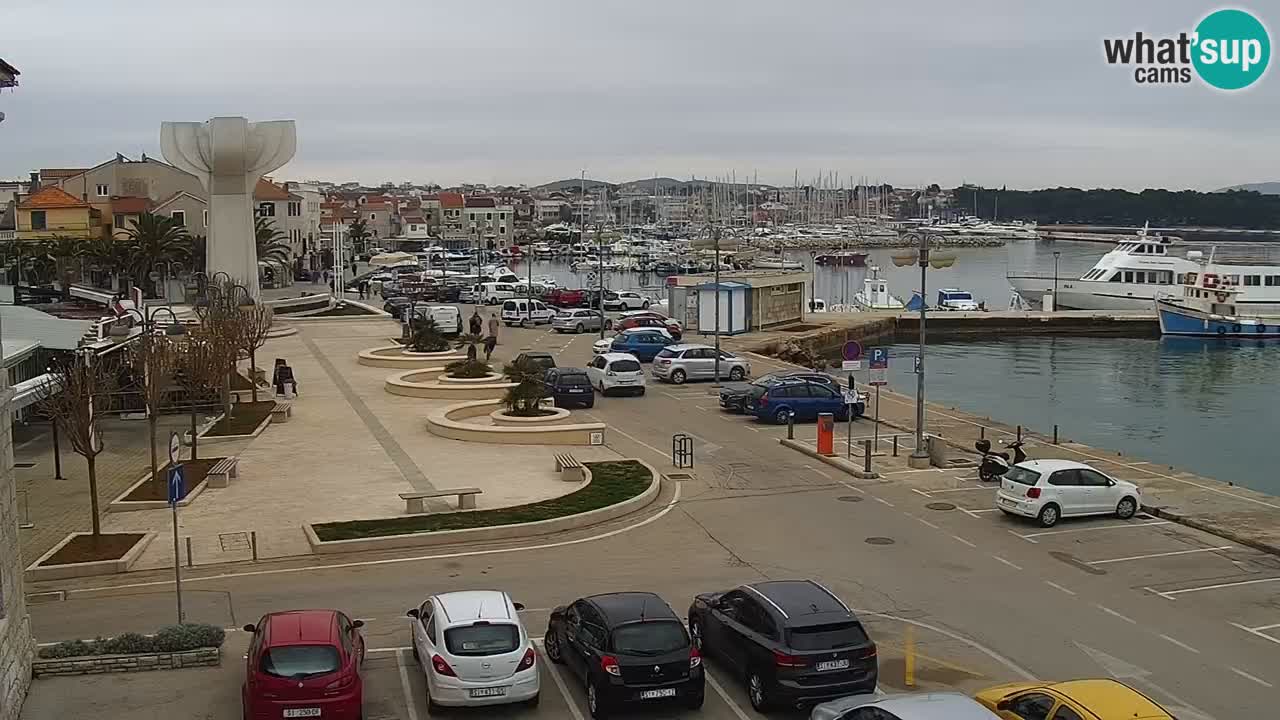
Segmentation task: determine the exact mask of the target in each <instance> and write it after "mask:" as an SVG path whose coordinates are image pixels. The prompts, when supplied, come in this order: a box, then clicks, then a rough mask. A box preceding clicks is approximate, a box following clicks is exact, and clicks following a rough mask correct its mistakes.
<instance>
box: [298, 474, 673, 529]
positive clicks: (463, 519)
mask: <svg viewBox="0 0 1280 720" xmlns="http://www.w3.org/2000/svg"><path fill="white" fill-rule="evenodd" d="M585 464H586V466H587V469H588V470H589V471H590V473H591V480H590V482H588V483H587V484H586V485H585V486H583V487H582V488H581V489H579V490H576V491H574V492H571V493H569V494H568V495H564V496H562V497H558V498H552V499H550V500H543V501H541V502H536V503H530V504H528V505H516V506H513V507H507V508H495V509H492V510H471V511H463V512H450V513H434V514H429V515H412V516H406V517H396V518H384V519H379V520H349V521H344V522H332V523H320V524H316V525H312V526H311V527H312V528H313V530H314V532H315V535H316V537H317V538H318V539H319V540H320V541H321V542H330V541H335V540H354V539H363V538H378V537H386V536H391V535H405V534H415V533H433V532H440V531H447V530H467V529H474V528H487V527H495V526H503V525H517V524H523V523H534V522H540V521H545V520H553V519H556V518H562V517H567V516H571V515H578V514H581V513H586V512H590V511H592V510H599V509H601V508H605V507H608V506H610V505H615V504H618V503H621V502H624V501H626V500H630V499H632V498H634V497H636V496H638V495H640V494H642V493H644V492H645V491H646V490H648V489H649V488H650V486H651V485H652V484H653V482H654V480H655V476H654V474H653V471H652V470H651V469H650V468H649V467H648V466H647V465H645V464H644V463H641V462H638V461H636V460H622V461H617V462H598V463H585Z"/></svg>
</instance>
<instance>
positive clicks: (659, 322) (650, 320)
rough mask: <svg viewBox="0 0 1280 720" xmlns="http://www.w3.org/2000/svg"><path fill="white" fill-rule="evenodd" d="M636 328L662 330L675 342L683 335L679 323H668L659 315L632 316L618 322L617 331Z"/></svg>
mask: <svg viewBox="0 0 1280 720" xmlns="http://www.w3.org/2000/svg"><path fill="white" fill-rule="evenodd" d="M637 327H653V328H662V329H663V330H666V331H667V332H668V333H670V334H671V337H673V338H675V339H676V340H679V339H680V336H681V335H682V334H683V331H682V330H681V329H680V324H679V323H668V322H667V319H666V318H664V317H662V316H660V315H632V316H631V317H626V318H622V319H621V320H619V321H618V329H619V330H630V329H631V328H637Z"/></svg>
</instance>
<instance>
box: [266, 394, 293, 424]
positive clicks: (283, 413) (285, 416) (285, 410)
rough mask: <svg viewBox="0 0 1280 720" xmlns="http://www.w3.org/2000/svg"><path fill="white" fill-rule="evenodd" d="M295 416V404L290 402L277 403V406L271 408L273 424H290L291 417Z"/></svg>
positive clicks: (278, 401)
mask: <svg viewBox="0 0 1280 720" xmlns="http://www.w3.org/2000/svg"><path fill="white" fill-rule="evenodd" d="M292 415H293V403H292V402H289V401H288V400H285V401H280V400H277V401H276V406H275V407H273V408H271V422H273V423H284V422H289V417H290V416H292Z"/></svg>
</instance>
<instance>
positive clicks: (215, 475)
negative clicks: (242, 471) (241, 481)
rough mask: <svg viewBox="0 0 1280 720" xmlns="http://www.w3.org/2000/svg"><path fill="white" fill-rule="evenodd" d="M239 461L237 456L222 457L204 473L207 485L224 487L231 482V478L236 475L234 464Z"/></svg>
mask: <svg viewBox="0 0 1280 720" xmlns="http://www.w3.org/2000/svg"><path fill="white" fill-rule="evenodd" d="M239 462H240V458H239V456H236V455H232V456H231V457H225V458H222V459H221V460H219V461H218V462H217V464H216V465H214V466H213V467H211V468H209V472H207V473H205V474H204V476H205V479H206V480H208V481H209V487H214V488H224V487H227V486H228V485H230V484H231V480H232V479H233V478H235V477H238V475H239V473H238V472H237V470H236V464H237V463H239Z"/></svg>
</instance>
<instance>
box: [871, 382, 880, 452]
mask: <svg viewBox="0 0 1280 720" xmlns="http://www.w3.org/2000/svg"><path fill="white" fill-rule="evenodd" d="M871 434H872V437H874V438H875V443H876V451H877V452H879V450H880V386H879V385H877V386H876V419H875V425H874V426H873V427H872V430H871Z"/></svg>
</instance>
